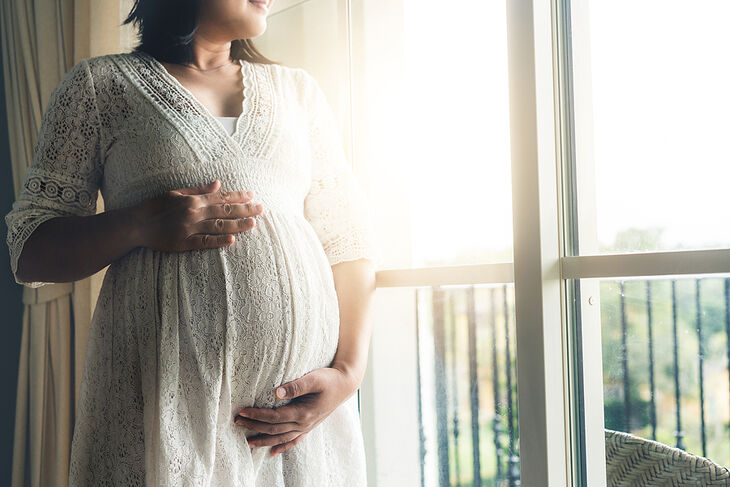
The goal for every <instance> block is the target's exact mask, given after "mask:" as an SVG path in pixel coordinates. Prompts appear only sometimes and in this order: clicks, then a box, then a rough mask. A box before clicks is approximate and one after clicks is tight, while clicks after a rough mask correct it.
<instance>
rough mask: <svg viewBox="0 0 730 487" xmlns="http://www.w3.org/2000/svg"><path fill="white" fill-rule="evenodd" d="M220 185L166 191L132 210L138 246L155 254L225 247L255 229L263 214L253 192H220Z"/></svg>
mask: <svg viewBox="0 0 730 487" xmlns="http://www.w3.org/2000/svg"><path fill="white" fill-rule="evenodd" d="M219 189H220V181H219V180H217V179H216V180H215V181H213V182H212V183H210V184H205V185H202V186H193V187H189V188H182V189H176V190H172V191H166V192H165V193H163V194H162V195H160V196H158V197H156V198H153V199H150V200H147V201H144V202H142V203H140V204H139V205H137V206H136V207H133V208H132V210H131V214H132V215H133V221H134V222H135V223H134V227H133V228H134V236H133V240H134V242H135V243H136V244H137V246H142V247H149V248H152V249H154V250H163V251H167V252H180V251H184V250H193V249H204V248H215V247H225V246H227V245H230V244H232V243H233V241H234V239H233V235H232V234H234V233H237V232H243V231H245V230H250V229H252V228H253V227H254V225H255V224H254V219H253V218H252V217H254V216H256V215H259V214H261V213H262V212H263V210H262V208H261V205H260V204H259V205H256V204H254V203H253V202H252V199H253V193H252V192H250V191H218V190H219Z"/></svg>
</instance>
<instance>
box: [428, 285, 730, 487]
mask: <svg viewBox="0 0 730 487" xmlns="http://www.w3.org/2000/svg"><path fill="white" fill-rule="evenodd" d="M513 290H514V288H513V286H512V285H511V284H509V285H499V286H494V285H479V286H461V287H433V288H419V289H418V291H417V293H416V309H417V341H418V348H417V354H418V355H417V356H418V360H417V373H418V387H419V402H418V404H419V408H418V420H419V431H420V435H419V436H420V458H421V485H422V486H424V487H426V486H438V487H446V486H467V485H469V486H500V487H502V486H507V487H516V486H519V485H520V459H519V430H518V423H517V417H518V412H517V374H516V366H517V364H516V360H515V342H514V340H515V338H514V337H515V328H514V327H515V320H514V292H513ZM601 329H602V339H603V368H604V407H605V409H604V413H605V420H606V427H607V428H609V429H614V430H621V431H626V432H630V433H633V434H635V435H638V436H644V437H647V438H650V439H652V440H656V441H660V442H664V443H671V444H672V446H676V447H678V448H681V449H686V450H688V451H689V452H690V453H694V454H697V455H702V456H705V457H708V456H709V458H711V459H712V460H714V461H715V462H717V463H720V464H725V465H727V464H728V463H730V278H691V279H662V280H630V281H616V280H605V281H602V282H601ZM719 381H722V382H723V383H724V384H725V385H724V387H722V388H718V383H719ZM708 383H711V385H710V386H709V387H708Z"/></svg>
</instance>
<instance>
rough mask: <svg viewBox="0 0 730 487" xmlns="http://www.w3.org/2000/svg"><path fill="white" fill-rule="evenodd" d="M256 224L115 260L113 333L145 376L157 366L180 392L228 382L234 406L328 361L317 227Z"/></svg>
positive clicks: (294, 222) (333, 299)
mask: <svg viewBox="0 0 730 487" xmlns="http://www.w3.org/2000/svg"><path fill="white" fill-rule="evenodd" d="M257 223H258V225H257V226H256V227H255V228H254V229H253V230H251V231H248V232H245V233H241V234H238V235H237V236H236V239H235V242H234V243H233V244H232V245H230V246H229V247H226V248H221V249H201V250H194V251H188V252H178V253H168V252H159V251H154V250H152V249H149V248H137V249H135V250H134V251H132V252H130V253H129V254H127V255H126V256H124V257H123V258H122V259H119V260H118V261H116V262H115V263H113V264H112V266H111V267H110V268H109V270H108V271H107V276H106V277H105V282H104V288H103V294H104V295H105V296H110V293H109V292H108V291H111V290H112V289H110V288H109V287H111V288H113V292H112V293H111V295H113V296H114V300H115V301H118V304H117V305H116V306H117V307H118V308H119V310H118V312H112V313H111V314H112V316H116V317H119V318H120V319H121V320H122V321H123V322H120V323H115V331H113V333H115V334H117V333H125V332H124V330H127V331H126V337H125V338H123V340H122V341H124V342H125V343H126V342H129V343H128V345H129V346H131V347H134V348H138V349H139V351H140V359H141V362H142V363H141V367H142V371H143V375H144V374H145V372H144V371H145V370H148V371H151V370H156V371H157V374H156V375H157V376H158V377H160V376H163V378H162V379H161V381H162V382H164V383H168V384H170V386H171V387H180V388H182V389H183V391H182V392H183V393H184V394H185V395H189V394H190V393H192V395H195V396H197V395H198V394H195V393H194V390H195V389H196V388H197V389H199V390H198V392H199V393H200V392H204V394H203V396H206V395H207V396H208V397H210V395H213V397H217V395H219V394H221V392H220V391H221V390H222V387H223V385H225V387H226V388H228V389H229V391H230V397H231V400H232V401H233V402H235V403H237V404H238V405H240V406H241V407H243V406H246V405H252V404H256V405H261V406H267V405H268V406H270V405H271V402H272V401H273V400H274V398H273V394H272V391H273V388H274V387H275V386H277V385H279V384H281V383H283V382H287V381H289V380H293V379H296V378H298V377H301V376H302V375H304V374H306V373H307V372H309V371H311V370H313V369H315V368H318V367H326V366H327V365H329V363H330V362H331V360H332V358H333V357H334V354H335V351H336V349H337V340H338V336H339V310H338V305H337V296H336V294H335V290H334V282H333V279H332V273H331V269H330V267H329V264H328V262H327V259H326V257H325V255H324V251H323V250H322V248H321V245H320V244H319V241H318V240H317V239H316V235H315V233H314V231H313V230H312V229H311V227H310V226H309V224H308V223H307V222H306V220H304V218H303V217H301V218H297V217H296V216H288V215H281V214H276V213H273V214H271V213H270V214H267V215H263V216H262V217H260V218H259V219H258V221H257ZM105 288H107V289H105ZM104 291H107V292H104ZM117 298H118V299H117ZM121 303H125V304H121ZM122 317H123V318H122ZM118 343H119V341H118ZM166 374H167V375H169V374H173V375H175V376H176V377H165V376H166ZM175 384H177V385H175ZM185 389H188V390H187V391H185Z"/></svg>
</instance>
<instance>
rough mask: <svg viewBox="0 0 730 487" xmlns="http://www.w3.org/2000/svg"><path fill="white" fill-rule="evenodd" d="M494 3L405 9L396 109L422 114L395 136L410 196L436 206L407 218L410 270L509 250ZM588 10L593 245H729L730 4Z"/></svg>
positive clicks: (502, 85) (661, 1)
mask: <svg viewBox="0 0 730 487" xmlns="http://www.w3.org/2000/svg"><path fill="white" fill-rule="evenodd" d="M504 3H505V2H484V1H483V0H467V1H466V2H462V3H461V4H459V6H458V8H453V9H450V8H445V5H448V4H444V2H441V1H435V0H406V1H405V21H406V25H405V43H406V46H405V47H406V66H405V76H406V83H407V85H406V86H408V87H409V89H408V93H406V96H407V106H406V108H407V109H408V108H409V107H410V108H411V109H410V110H408V111H407V112H406V113H416V112H418V113H423V104H424V103H425V104H427V105H428V112H429V113H430V116H428V117H422V116H421V117H416V118H417V119H414V120H412V121H411V123H409V124H408V125H409V126H408V127H406V129H409V130H410V131H409V132H408V133H406V134H405V139H404V140H405V141H407V142H406V143H408V144H409V145H410V152H411V154H413V157H412V158H411V160H410V161H409V163H410V164H411V166H412V167H411V171H410V172H411V173H412V176H413V178H412V182H411V195H412V201H414V202H419V201H426V200H428V199H429V198H430V195H432V194H434V192H435V191H438V192H439V194H441V195H442V197H441V200H442V201H443V203H442V204H438V205H435V207H433V208H431V210H430V211H428V212H424V211H418V212H417V213H415V214H414V215H413V223H412V224H413V245H414V249H413V251H414V262H413V263H414V264H415V265H418V264H420V263H423V262H424V261H425V260H427V259H438V258H444V259H451V260H452V262H455V263H473V260H472V261H471V262H470V257H468V256H463V257H460V258H455V255H456V254H457V253H458V252H460V251H467V250H468V249H470V248H477V249H484V250H498V249H504V248H506V249H509V248H511V245H512V216H511V188H510V184H511V183H510V173H509V130H508V123H509V122H508V116H509V112H508V91H507V89H508V87H507V59H506V49H507V48H506V33H505V16H506V14H505V10H504V9H505V5H504ZM590 9H591V18H590V22H591V25H590V30H591V43H592V46H591V62H592V73H593V74H592V75H593V85H592V88H593V111H594V130H595V133H594V138H595V152H596V153H595V158H596V207H597V226H598V237H599V241H600V242H601V243H603V244H610V243H612V242H613V240H614V237H615V235H616V233H617V232H618V231H620V230H623V229H625V228H627V227H631V226H635V227H639V228H648V227H652V226H661V227H664V228H666V231H665V232H664V236H663V238H664V244H665V247H666V248H671V247H673V246H675V245H676V244H683V245H685V246H688V247H692V246H694V247H712V246H717V245H722V246H728V245H730V224H728V218H727V214H728V207H729V206H730V205H729V203H730V188H728V185H729V183H730V147H729V141H730V63H729V62H728V61H727V57H728V54H729V52H728V46H730V29H728V27H727V22H728V19H730V2H728V1H727V0H698V1H695V2H692V3H691V4H688V3H687V2H679V1H676V0H649V1H647V0H640V1H637V0H633V1H628V0H614V1H611V2H608V1H593V2H590ZM466 13H468V15H466ZM577 82H581V81H580V80H577ZM579 164H580V161H579ZM579 167H580V166H579ZM414 206H415V205H414ZM416 207H417V206H416ZM434 221H440V222H443V226H442V227H441V229H440V230H438V231H436V230H435V229H434V225H433V222H434Z"/></svg>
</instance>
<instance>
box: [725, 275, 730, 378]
mask: <svg viewBox="0 0 730 487" xmlns="http://www.w3.org/2000/svg"><path fill="white" fill-rule="evenodd" d="M725 335H726V336H727V370H728V378H730V277H727V278H725ZM728 391H729V392H730V380H729V381H728Z"/></svg>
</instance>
